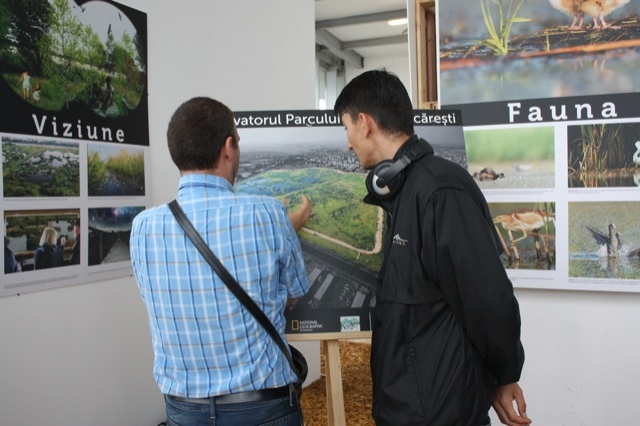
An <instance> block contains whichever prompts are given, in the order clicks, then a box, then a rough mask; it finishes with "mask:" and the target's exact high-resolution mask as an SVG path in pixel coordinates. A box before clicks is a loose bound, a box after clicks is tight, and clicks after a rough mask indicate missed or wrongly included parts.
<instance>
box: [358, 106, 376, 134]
mask: <svg viewBox="0 0 640 426" xmlns="http://www.w3.org/2000/svg"><path fill="white" fill-rule="evenodd" d="M358 126H360V127H361V129H360V130H361V131H362V132H363V136H369V135H370V134H371V132H372V131H373V130H374V129H375V128H377V123H376V121H375V120H374V119H373V117H372V116H370V115H369V114H367V113H365V112H361V113H359V114H358Z"/></svg>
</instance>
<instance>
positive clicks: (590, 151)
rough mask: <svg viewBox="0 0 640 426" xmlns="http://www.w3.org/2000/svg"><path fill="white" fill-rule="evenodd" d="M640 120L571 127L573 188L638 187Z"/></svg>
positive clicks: (569, 151)
mask: <svg viewBox="0 0 640 426" xmlns="http://www.w3.org/2000/svg"><path fill="white" fill-rule="evenodd" d="M639 139H640V123H637V122H632V123H615V124H589V125H580V126H569V127H568V128H567V160H568V164H567V166H568V170H569V173H568V185H569V188H624V187H630V188H637V187H638V178H637V175H638V174H639V172H640V141H639Z"/></svg>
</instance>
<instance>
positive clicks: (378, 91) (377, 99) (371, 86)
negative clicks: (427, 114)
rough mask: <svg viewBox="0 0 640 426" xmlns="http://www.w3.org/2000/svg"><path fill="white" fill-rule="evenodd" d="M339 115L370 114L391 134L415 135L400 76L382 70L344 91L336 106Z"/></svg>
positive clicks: (362, 77)
mask: <svg viewBox="0 0 640 426" xmlns="http://www.w3.org/2000/svg"><path fill="white" fill-rule="evenodd" d="M334 110H335V113H336V115H338V116H341V115H342V114H349V115H350V116H351V118H352V119H353V120H356V119H357V118H358V114H359V113H361V112H364V113H365V114H369V115H370V116H371V117H373V119H374V120H375V121H376V122H377V123H378V126H379V127H380V129H381V130H382V131H384V132H387V133H388V134H392V135H393V134H399V133H402V134H408V135H412V134H413V106H412V105H411V98H409V94H408V93H407V89H406V88H405V87H404V84H402V82H401V81H400V79H399V78H398V76H397V75H395V74H393V73H392V72H389V71H387V70H385V69H384V68H383V69H380V70H374V71H367V72H364V73H362V74H360V75H359V76H357V77H355V78H354V79H353V80H351V81H350V82H349V83H348V84H347V85H346V86H345V87H344V89H342V92H341V93H340V96H338V99H337V100H336V104H335V106H334Z"/></svg>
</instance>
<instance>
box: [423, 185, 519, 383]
mask: <svg viewBox="0 0 640 426" xmlns="http://www.w3.org/2000/svg"><path fill="white" fill-rule="evenodd" d="M422 240H423V253H422V259H423V262H424V263H423V264H424V267H425V269H426V270H427V273H428V275H429V276H430V277H433V278H434V281H436V283H437V284H438V285H439V287H440V288H441V291H442V293H443V296H444V298H445V300H446V301H447V303H448V304H449V306H450V307H451V308H452V310H453V311H454V313H455V314H456V316H457V317H458V319H459V320H460V322H461V324H462V327H463V328H464V330H465V332H466V334H467V336H468V338H469V339H470V341H471V342H472V344H473V345H474V347H475V349H476V350H477V351H478V353H479V354H480V357H481V358H482V359H483V360H484V362H485V364H486V366H487V368H488V370H489V372H490V374H491V375H492V377H493V379H494V380H495V382H496V385H504V384H508V383H513V382H517V381H518V380H519V379H520V373H521V371H522V366H523V363H524V349H523V347H522V344H521V342H520V310H519V306H518V302H517V300H516V298H515V296H514V294H513V286H512V284H511V281H510V280H509V278H508V276H507V274H506V271H505V269H504V266H503V265H502V262H501V260H500V257H499V255H498V247H497V245H496V241H495V238H494V230H493V229H492V228H491V225H490V224H489V223H488V221H487V218H486V216H485V213H484V212H483V209H482V206H481V205H479V204H478V203H477V202H476V201H474V200H472V199H471V197H469V196H468V195H467V194H466V193H465V192H463V191H460V190H456V189H444V190H439V191H437V192H435V193H434V194H433V195H432V197H431V198H430V202H429V204H428V205H427V206H426V209H425V212H424V215H423V228H422Z"/></svg>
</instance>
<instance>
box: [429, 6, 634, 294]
mask: <svg viewBox="0 0 640 426" xmlns="http://www.w3.org/2000/svg"><path fill="white" fill-rule="evenodd" d="M639 12H640V4H638V3H634V2H629V1H619V2H600V3H597V4H596V2H561V1H548V0H528V1H524V2H523V1H521V0H506V1H501V2H491V1H487V0H479V1H476V2H467V1H465V2H463V1H462V0H454V1H448V2H442V3H439V4H438V12H437V13H438V25H439V37H438V43H439V47H438V49H439V89H440V92H439V94H440V104H441V105H443V108H456V109H460V110H461V112H462V117H463V118H464V134H465V143H466V151H467V161H468V166H469V173H471V174H472V175H473V176H475V177H476V179H477V182H478V185H479V186H480V187H481V188H482V190H483V192H484V194H485V196H486V198H487V201H488V202H489V207H490V209H491V213H492V215H493V218H494V224H495V226H496V228H497V229H498V231H499V232H500V236H501V238H502V241H501V244H502V245H503V246H504V248H505V255H503V263H504V266H505V267H506V268H507V272H508V273H509V276H510V278H511V280H512V282H513V283H514V285H515V286H516V287H526V288H544V289H565V290H567V289H568V290H598V291H622V292H638V291H640V225H639V224H638V220H637V216H638V212H640V102H639V100H640V18H639Z"/></svg>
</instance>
